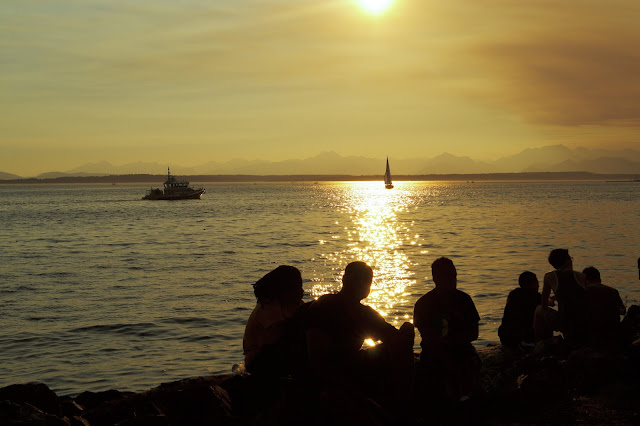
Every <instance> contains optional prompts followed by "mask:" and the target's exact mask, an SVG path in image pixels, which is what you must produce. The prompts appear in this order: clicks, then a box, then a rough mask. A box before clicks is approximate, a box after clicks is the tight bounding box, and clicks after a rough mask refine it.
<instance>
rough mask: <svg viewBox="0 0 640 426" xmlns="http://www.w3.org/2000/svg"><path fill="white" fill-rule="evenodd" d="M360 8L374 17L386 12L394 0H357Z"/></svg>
mask: <svg viewBox="0 0 640 426" xmlns="http://www.w3.org/2000/svg"><path fill="white" fill-rule="evenodd" d="M356 1H357V2H358V4H359V5H360V7H361V8H362V9H364V10H365V11H366V12H368V13H370V14H372V15H380V14H382V13H384V12H386V11H387V10H388V9H389V8H390V7H391V5H392V4H393V1H394V0H356Z"/></svg>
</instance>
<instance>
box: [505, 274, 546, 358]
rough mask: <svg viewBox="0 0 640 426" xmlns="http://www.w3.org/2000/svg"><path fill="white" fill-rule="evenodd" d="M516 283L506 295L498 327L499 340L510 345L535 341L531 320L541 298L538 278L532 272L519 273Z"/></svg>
mask: <svg viewBox="0 0 640 426" xmlns="http://www.w3.org/2000/svg"><path fill="white" fill-rule="evenodd" d="M518 283H519V285H520V287H518V288H516V289H515V290H512V291H511V292H510V293H509V296H508V297H507V303H506V305H505V307H504V315H503V317H502V324H501V325H500V327H499V328H498V336H499V337H500V342H501V343H502V344H503V345H505V346H510V347H513V346H518V345H521V344H532V343H533V342H534V341H535V339H534V331H533V320H534V314H535V311H536V308H537V307H538V306H539V305H540V303H541V298H542V295H541V294H540V293H539V292H538V288H539V282H538V278H537V277H536V274H534V273H533V272H529V271H525V272H523V273H522V274H520V277H519V279H518Z"/></svg>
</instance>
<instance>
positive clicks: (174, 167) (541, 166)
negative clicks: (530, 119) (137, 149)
mask: <svg viewBox="0 0 640 426" xmlns="http://www.w3.org/2000/svg"><path fill="white" fill-rule="evenodd" d="M389 161H390V164H391V171H392V174H393V175H394V176H401V175H425V174H483V173H527V172H575V171H581V172H590V173H598V174H621V173H622V174H637V175H640V151H637V150H631V149H625V150H610V149H588V148H584V147H580V148H568V147H566V146H564V145H549V146H545V147H540V148H529V149H525V150H523V151H521V152H519V153H517V154H514V155H510V156H505V157H502V158H499V159H497V160H495V161H477V160H474V159H472V158H470V157H467V156H457V155H453V154H450V153H447V152H444V153H442V154H439V155H436V156H435V157H431V158H427V157H411V158H400V157H396V156H394V155H393V153H392V152H391V153H390V155H389ZM167 166H171V172H172V173H173V174H176V175H178V176H179V175H192V176H193V175H350V176H371V175H382V174H383V173H384V166H385V162H384V158H369V157H363V156H341V155H340V154H338V153H336V152H333V151H325V152H321V153H319V154H318V155H316V156H313V157H309V158H304V159H297V160H282V161H268V160H245V159H233V160H229V161H223V162H216V161H209V162H206V163H203V164H201V165H198V166H182V165H179V164H160V163H150V162H140V161H138V162H134V163H128V164H124V165H120V166H115V165H113V164H111V163H109V162H107V161H100V162H95V163H87V164H84V165H81V166H79V167H76V168H74V169H71V170H67V171H64V172H48V173H43V174H41V175H39V176H37V177H38V178H40V179H44V178H56V177H66V176H106V175H130V174H149V175H163V174H165V173H166V170H167ZM19 178H21V177H20V176H16V175H14V174H10V173H1V172H0V179H3V180H9V179H19Z"/></svg>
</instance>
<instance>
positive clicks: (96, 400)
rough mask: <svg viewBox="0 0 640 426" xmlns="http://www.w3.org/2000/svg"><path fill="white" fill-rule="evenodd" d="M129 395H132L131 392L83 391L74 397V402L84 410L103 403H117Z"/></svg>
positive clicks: (113, 390)
mask: <svg viewBox="0 0 640 426" xmlns="http://www.w3.org/2000/svg"><path fill="white" fill-rule="evenodd" d="M130 395H133V392H120V391H119V390H115V389H111V390H107V391H101V392H91V391H85V392H82V393H81V394H79V395H78V396H76V397H75V402H76V403H78V404H79V405H80V406H81V407H82V408H84V409H92V408H95V407H97V406H99V405H101V404H104V403H105V402H112V401H118V400H121V399H124V398H126V397H128V396H130Z"/></svg>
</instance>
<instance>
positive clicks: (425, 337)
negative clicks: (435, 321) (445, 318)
mask: <svg viewBox="0 0 640 426" xmlns="http://www.w3.org/2000/svg"><path fill="white" fill-rule="evenodd" d="M423 305H424V303H421V301H420V300H418V303H416V305H415V307H414V309H413V325H414V326H415V327H416V328H417V329H418V331H419V332H420V336H421V337H422V341H423V343H425V344H427V345H429V346H432V347H441V346H442V345H443V343H444V342H443V338H442V335H441V334H440V333H437V332H436V330H435V329H434V327H433V326H432V324H430V321H431V320H430V319H429V317H428V315H427V312H429V309H428V307H426V306H423Z"/></svg>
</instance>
